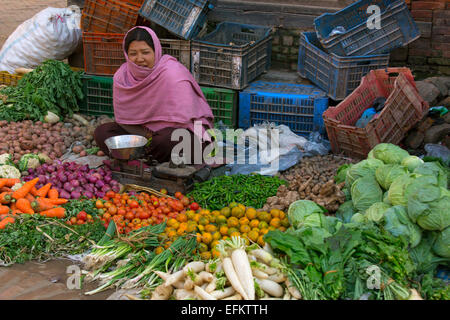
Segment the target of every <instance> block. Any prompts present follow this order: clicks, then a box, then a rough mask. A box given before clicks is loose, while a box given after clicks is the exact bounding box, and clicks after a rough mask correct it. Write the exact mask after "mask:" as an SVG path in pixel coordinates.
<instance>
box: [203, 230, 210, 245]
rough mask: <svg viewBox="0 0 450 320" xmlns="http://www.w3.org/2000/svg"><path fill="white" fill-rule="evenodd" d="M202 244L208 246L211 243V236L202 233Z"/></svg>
mask: <svg viewBox="0 0 450 320" xmlns="http://www.w3.org/2000/svg"><path fill="white" fill-rule="evenodd" d="M202 242H203V243H206V244H210V243H211V242H212V235H211V233H209V232H204V233H203V234H202Z"/></svg>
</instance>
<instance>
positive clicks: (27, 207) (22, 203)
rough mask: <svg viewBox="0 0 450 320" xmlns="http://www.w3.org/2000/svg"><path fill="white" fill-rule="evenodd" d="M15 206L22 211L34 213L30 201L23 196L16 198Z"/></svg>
mask: <svg viewBox="0 0 450 320" xmlns="http://www.w3.org/2000/svg"><path fill="white" fill-rule="evenodd" d="M16 207H17V209H19V210H20V211H22V212H23V213H27V214H34V210H33V208H32V207H31V203H30V201H28V200H27V199H25V198H20V199H19V200H17V201H16Z"/></svg>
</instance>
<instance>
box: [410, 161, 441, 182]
mask: <svg viewBox="0 0 450 320" xmlns="http://www.w3.org/2000/svg"><path fill="white" fill-rule="evenodd" d="M414 173H417V174H420V175H430V176H435V177H436V178H437V179H438V183H439V185H440V186H441V187H443V188H447V178H448V177H447V170H446V169H445V168H444V167H442V165H441V164H440V163H439V162H437V161H435V162H424V163H423V164H421V165H420V166H418V167H417V168H416V169H415V170H414Z"/></svg>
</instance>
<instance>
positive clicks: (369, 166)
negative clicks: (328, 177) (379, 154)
mask: <svg viewBox="0 0 450 320" xmlns="http://www.w3.org/2000/svg"><path fill="white" fill-rule="evenodd" d="M383 165H384V163H383V161H381V160H377V159H366V160H362V161H360V162H358V163H356V164H354V165H353V166H352V167H351V168H349V169H348V170H347V175H346V178H345V186H346V187H348V188H351V186H352V185H353V183H354V182H355V181H356V180H357V179H359V178H362V177H367V176H373V177H374V178H375V171H376V170H377V169H378V168H379V167H381V166H383Z"/></svg>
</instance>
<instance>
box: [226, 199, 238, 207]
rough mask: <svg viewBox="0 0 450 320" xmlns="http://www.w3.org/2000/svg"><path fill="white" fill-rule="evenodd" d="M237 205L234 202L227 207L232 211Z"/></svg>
mask: <svg viewBox="0 0 450 320" xmlns="http://www.w3.org/2000/svg"><path fill="white" fill-rule="evenodd" d="M237 205H238V204H237V203H236V202H234V201H233V202H231V203H230V204H229V205H228V207H230V209H233V208H234V207H236V206H237Z"/></svg>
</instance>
